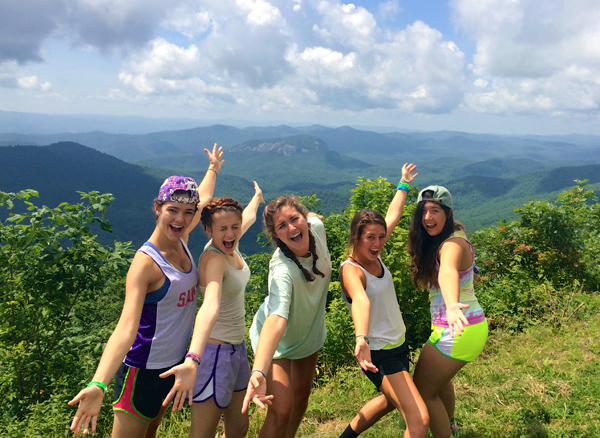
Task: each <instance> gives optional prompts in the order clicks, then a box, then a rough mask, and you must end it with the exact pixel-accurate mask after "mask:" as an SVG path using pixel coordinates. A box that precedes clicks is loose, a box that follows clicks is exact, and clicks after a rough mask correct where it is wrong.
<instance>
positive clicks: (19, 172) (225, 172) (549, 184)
mask: <svg viewBox="0 0 600 438" xmlns="http://www.w3.org/2000/svg"><path fill="white" fill-rule="evenodd" d="M280 129H283V128H277V129H275V128H273V131H279V130H280ZM315 129H316V128H315ZM340 129H341V128H340ZM283 130H284V131H285V129H283ZM219 131H220V128H219ZM261 133H262V132H261ZM136 138H137V137H136ZM450 138H454V137H450ZM436 141H437V140H436ZM267 145H268V146H267ZM275 145H279V146H275ZM145 147H146V146H145ZM278 150H279V151H286V152H285V153H283V152H281V153H280V152H278ZM294 151H295V152H294ZM292 152H293V153H292ZM448 153H452V151H448ZM150 155H152V154H150ZM224 158H225V165H224V166H223V169H222V171H221V172H220V174H219V177H218V181H217V187H216V190H215V195H216V196H221V195H227V196H233V197H235V198H236V199H238V200H239V201H240V202H241V203H242V204H245V203H246V202H248V200H249V199H250V198H251V197H252V194H253V185H252V181H254V180H256V181H257V182H258V183H259V184H260V186H261V188H262V189H263V192H264V194H265V198H266V199H267V200H269V199H273V198H274V197H276V196H278V195H280V194H283V193H295V194H298V195H304V196H309V195H312V194H316V196H317V197H318V198H319V199H320V206H319V208H320V211H321V212H323V213H326V214H329V213H332V212H334V213H340V212H342V211H343V210H344V209H345V208H346V206H347V205H348V202H349V198H350V194H351V192H350V191H351V190H352V189H353V188H354V187H355V186H356V180H357V178H358V177H365V178H372V179H374V178H378V177H380V176H383V177H385V178H387V179H388V180H389V181H391V182H395V181H397V180H398V178H399V169H400V168H401V166H402V164H403V163H404V162H405V161H406V158H405V157H403V156H402V155H400V156H394V157H390V159H388V160H385V161H384V162H382V163H379V164H371V163H367V162H365V161H361V160H359V159H356V158H352V157H350V156H348V155H345V154H342V153H340V152H337V151H335V150H331V148H330V147H329V145H328V144H327V143H325V142H324V141H323V140H322V139H320V138H319V137H314V136H310V135H296V136H292V137H272V138H270V139H267V140H249V141H248V142H244V143H241V144H239V145H238V146H236V147H234V148H230V150H228V151H226V152H225V156H224ZM420 159H421V160H422V161H415V162H416V164H417V165H418V170H419V173H420V176H419V179H418V182H417V183H418V186H419V187H425V186H426V185H429V184H441V185H445V186H447V187H448V188H450V189H451V190H452V193H454V194H455V210H456V212H457V216H458V217H460V218H461V220H462V221H463V222H464V223H465V224H466V225H467V228H468V230H470V231H475V230H477V229H479V228H480V227H482V226H484V227H485V226H489V225H491V224H493V223H496V222H498V221H500V220H503V219H510V218H513V217H514V212H513V207H515V206H517V205H521V204H523V203H525V202H527V200H528V199H529V198H536V199H543V198H548V197H551V196H554V195H555V194H556V193H557V192H559V191H561V190H564V189H565V188H567V187H570V186H572V184H573V181H574V180H576V179H581V180H588V181H589V182H590V183H591V184H600V165H598V164H586V165H580V166H566V167H564V166H561V167H556V165H555V164H552V163H550V162H548V161H543V162H541V161H535V160H529V159H527V160H525V159H514V158H490V159H487V160H480V161H474V160H464V159H462V158H460V157H456V156H454V157H444V158H436V159H428V158H427V156H426V155H424V156H423V157H420ZM207 165H208V161H207V159H206V154H205V153H204V152H203V151H202V150H198V151H197V153H195V154H188V155H182V154H181V153H180V150H179V149H177V150H175V151H172V153H170V154H163V155H160V156H155V157H154V158H147V159H145V160H143V161H138V162H136V164H133V163H126V162H124V161H121V160H119V159H117V158H115V157H113V156H111V155H109V154H106V153H101V152H98V151H97V150H95V149H92V148H89V147H86V146H82V145H80V144H77V143H72V142H62V143H56V144H52V145H50V146H45V147H37V146H7V147H0V189H2V190H4V191H18V190H22V189H25V188H30V189H35V190H38V191H39V193H40V202H42V203H44V204H46V205H57V204H58V203H59V202H62V201H68V202H75V201H76V200H77V199H78V195H77V193H76V192H77V191H91V190H97V191H99V192H103V193H112V194H113V195H114V196H115V201H114V206H113V208H112V209H111V210H110V211H109V213H108V219H109V220H110V221H111V223H112V224H113V234H112V235H101V236H102V237H101V241H102V242H103V243H110V242H112V240H119V241H132V242H133V243H134V246H138V245H140V244H141V243H143V240H144V239H145V238H146V237H147V236H148V234H149V232H150V231H151V229H152V227H153V215H152V212H151V205H152V200H153V199H154V197H155V196H156V193H157V191H158V187H159V186H160V184H161V183H162V181H163V180H164V178H165V177H166V176H168V175H172V174H185V175H190V176H192V177H194V178H196V179H197V180H198V181H200V180H201V179H202V177H203V176H204V174H205V170H206V166H207ZM259 213H260V212H259ZM260 231H261V224H260V220H259V221H257V223H256V224H255V225H254V226H253V228H252V230H251V232H250V233H248V234H247V235H246V236H244V238H243V241H242V243H243V248H244V250H245V251H247V252H248V253H249V254H253V253H255V252H257V251H262V250H265V248H264V247H263V246H261V245H260V244H258V243H257V242H256V235H257V234H258V233H259V232H260ZM205 242H206V236H205V235H204V233H202V232H201V231H200V232H198V233H195V234H194V235H193V238H192V239H191V242H190V247H191V248H192V250H193V251H194V253H198V252H199V251H200V250H201V248H202V247H203V245H204V243H205Z"/></svg>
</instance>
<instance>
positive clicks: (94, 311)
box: [0, 190, 131, 432]
mask: <svg viewBox="0 0 600 438" xmlns="http://www.w3.org/2000/svg"><path fill="white" fill-rule="evenodd" d="M32 196H34V197H35V196H37V193H36V192H35V191H33V190H24V191H21V192H18V193H4V192H0V206H2V207H4V208H6V209H7V210H8V215H7V216H8V217H7V219H6V220H5V221H4V222H2V223H1V224H0V242H1V243H0V284H1V285H2V286H1V296H2V299H1V300H0V353H1V354H0V368H2V370H3V376H2V378H1V380H0V396H1V397H2V400H3V401H4V403H3V416H2V419H3V420H4V419H5V418H7V416H8V417H9V418H12V423H19V422H20V421H21V420H25V419H27V417H28V416H29V415H30V414H31V412H32V409H34V408H36V409H48V411H49V412H51V411H53V410H56V406H54V401H53V400H56V399H58V398H59V397H58V394H66V393H72V394H73V395H74V394H75V393H76V392H77V391H78V390H79V389H80V388H81V387H82V384H83V382H85V381H86V380H88V379H89V377H90V375H91V374H92V370H90V363H92V362H94V363H95V362H96V359H94V357H97V356H98V352H99V351H100V352H101V346H102V343H103V341H104V340H105V339H106V337H107V326H109V325H110V324H114V322H116V319H117V318H118V314H119V313H118V308H119V307H118V305H120V302H121V301H122V300H121V299H120V297H121V296H122V293H119V292H115V288H116V287H119V288H121V287H122V285H123V283H122V280H121V279H122V277H123V276H124V274H125V272H126V269H127V266H128V259H129V257H130V256H131V251H130V249H129V247H128V244H120V243H115V246H114V248H108V247H104V246H103V245H101V244H100V243H98V241H97V240H96V236H95V235H94V234H93V233H92V231H91V225H92V224H94V223H96V222H99V223H100V226H101V228H102V229H104V230H110V224H109V223H108V222H107V221H105V220H104V219H103V218H102V216H103V215H104V212H105V210H106V208H107V207H108V206H109V205H110V202H111V201H112V197H111V196H110V195H108V194H107V195H101V194H99V193H98V192H91V193H81V199H82V203H80V204H76V205H71V204H68V203H62V204H60V205H59V206H58V207H56V208H48V207H36V206H34V205H33V203H31V202H30V201H29V199H30V198H31V197H32ZM16 201H17V202H18V201H22V202H24V203H25V204H26V205H27V212H26V213H22V214H16V213H14V208H15V202H16ZM98 215H99V216H98ZM121 290H122V289H121ZM40 407H42V408H40ZM58 411H61V409H58ZM63 421H66V419H63ZM26 423H27V421H25V422H24V423H23V424H26ZM64 424H68V422H65V423H64ZM20 429H23V430H24V429H25V427H24V426H23V425H21V426H20ZM17 432H18V430H17Z"/></svg>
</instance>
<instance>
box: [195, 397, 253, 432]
mask: <svg viewBox="0 0 600 438" xmlns="http://www.w3.org/2000/svg"><path fill="white" fill-rule="evenodd" d="M244 395H245V391H238V392H234V393H233V397H232V399H231V403H230V404H229V406H227V408H225V409H221V408H219V407H218V406H217V405H216V404H215V402H214V400H213V399H210V400H207V401H205V402H202V403H194V404H193V405H192V426H191V428H190V435H189V436H190V438H214V437H215V433H216V430H217V424H218V423H219V420H220V418H221V414H222V415H223V421H224V423H225V431H226V433H227V436H231V437H234V438H237V437H244V436H246V433H247V432H248V414H247V413H246V414H242V413H241V412H242V403H243V401H244Z"/></svg>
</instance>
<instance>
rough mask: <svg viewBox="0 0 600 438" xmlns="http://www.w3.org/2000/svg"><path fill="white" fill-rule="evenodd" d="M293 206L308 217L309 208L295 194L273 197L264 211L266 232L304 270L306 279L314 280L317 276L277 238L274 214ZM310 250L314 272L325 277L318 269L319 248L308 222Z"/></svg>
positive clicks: (305, 217)
mask: <svg viewBox="0 0 600 438" xmlns="http://www.w3.org/2000/svg"><path fill="white" fill-rule="evenodd" d="M286 206H289V207H293V208H295V209H296V211H297V212H298V213H300V214H301V215H302V216H304V219H308V210H307V208H306V207H305V206H304V205H302V204H301V203H300V201H299V200H298V198H296V197H295V196H294V195H283V196H280V197H278V198H275V199H273V200H272V201H271V202H269V203H268V204H267V206H266V207H265V210H264V211H263V222H264V227H265V233H266V234H267V236H269V238H270V239H271V242H273V243H275V245H276V246H277V247H278V248H279V249H281V251H282V252H283V254H284V255H285V256H286V257H287V258H289V259H291V260H292V261H293V262H294V263H295V264H296V266H298V268H299V269H300V270H301V271H302V274H303V275H304V278H305V279H306V281H313V280H314V279H315V277H314V276H313V275H312V274H311V273H310V272H309V271H308V270H307V269H306V268H304V267H303V266H302V264H301V263H300V261H299V260H298V258H297V257H296V255H295V254H294V253H293V252H292V251H291V250H290V249H289V248H288V247H287V245H286V244H285V243H283V242H282V241H281V240H280V239H278V238H277V234H276V233H275V223H274V222H273V216H275V214H276V213H277V212H278V211H279V210H280V209H281V208H283V207H286ZM308 250H309V251H310V253H311V254H312V256H313V260H312V271H313V273H315V274H317V275H320V276H321V277H325V274H323V273H322V272H321V271H319V269H317V260H318V259H319V256H318V255H317V248H316V242H315V237H314V236H313V233H312V231H311V229H310V224H309V223H308Z"/></svg>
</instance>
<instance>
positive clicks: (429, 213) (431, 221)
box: [421, 202, 447, 236]
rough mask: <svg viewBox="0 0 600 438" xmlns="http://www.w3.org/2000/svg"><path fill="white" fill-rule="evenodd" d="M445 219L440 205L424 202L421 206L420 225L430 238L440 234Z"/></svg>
mask: <svg viewBox="0 0 600 438" xmlns="http://www.w3.org/2000/svg"><path fill="white" fill-rule="evenodd" d="M446 219H447V217H446V212H445V211H444V209H443V208H442V207H441V206H440V205H438V204H436V203H435V202H426V203H425V204H424V205H423V216H422V218H421V224H422V225H423V228H425V231H427V234H429V235H430V236H437V235H438V234H440V233H441V232H442V230H443V229H444V226H445V225H446Z"/></svg>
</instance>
